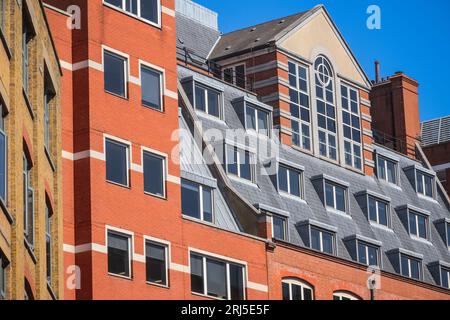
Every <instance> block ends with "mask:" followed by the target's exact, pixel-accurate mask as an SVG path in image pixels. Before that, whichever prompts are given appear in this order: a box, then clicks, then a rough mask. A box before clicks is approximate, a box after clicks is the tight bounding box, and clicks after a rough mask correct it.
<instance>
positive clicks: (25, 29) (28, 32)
mask: <svg viewBox="0 0 450 320" xmlns="http://www.w3.org/2000/svg"><path fill="white" fill-rule="evenodd" d="M33 37H34V33H33V31H32V27H31V24H30V21H29V17H28V13H27V12H26V8H25V6H23V11H22V85H23V89H24V90H25V93H27V94H29V89H30V88H29V79H30V75H29V72H30V71H29V68H30V42H31V40H32V39H33Z"/></svg>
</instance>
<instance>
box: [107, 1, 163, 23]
mask: <svg viewBox="0 0 450 320" xmlns="http://www.w3.org/2000/svg"><path fill="white" fill-rule="evenodd" d="M159 1H160V0H125V1H123V0H105V2H107V3H109V4H111V5H113V6H115V7H118V8H120V9H122V10H124V11H127V12H129V13H131V14H133V15H135V16H138V17H140V18H143V19H145V20H148V21H150V22H152V23H155V24H159Z"/></svg>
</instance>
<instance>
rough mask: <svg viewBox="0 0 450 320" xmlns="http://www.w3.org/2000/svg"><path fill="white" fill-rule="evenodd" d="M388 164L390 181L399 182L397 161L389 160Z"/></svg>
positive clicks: (388, 178)
mask: <svg viewBox="0 0 450 320" xmlns="http://www.w3.org/2000/svg"><path fill="white" fill-rule="evenodd" d="M386 166H387V180H388V181H389V182H390V183H394V184H395V183H397V181H396V174H395V163H394V162H392V161H387V162H386Z"/></svg>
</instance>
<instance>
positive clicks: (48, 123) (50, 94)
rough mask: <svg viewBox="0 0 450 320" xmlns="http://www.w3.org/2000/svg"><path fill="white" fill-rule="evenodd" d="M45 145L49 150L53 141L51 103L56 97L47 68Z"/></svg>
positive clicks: (45, 81) (45, 78) (45, 79)
mask: <svg viewBox="0 0 450 320" xmlns="http://www.w3.org/2000/svg"><path fill="white" fill-rule="evenodd" d="M44 86H45V88H44V145H45V148H46V149H47V151H48V152H50V151H51V149H50V142H51V136H52V132H51V129H52V127H51V104H52V100H53V98H54V97H55V90H54V89H53V85H52V83H51V80H50V76H49V75H48V72H47V70H45V76H44Z"/></svg>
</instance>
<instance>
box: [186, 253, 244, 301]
mask: <svg viewBox="0 0 450 320" xmlns="http://www.w3.org/2000/svg"><path fill="white" fill-rule="evenodd" d="M192 255H196V256H197V257H199V258H201V259H202V265H203V293H197V292H193V291H191V293H192V294H193V295H200V296H204V297H209V298H213V299H216V300H223V299H221V298H218V297H214V296H210V295H208V270H207V268H206V266H207V264H206V260H207V259H210V260H214V261H216V262H221V263H224V264H225V266H226V279H225V280H226V282H227V283H226V286H227V299H225V300H231V283H230V264H233V265H237V266H239V267H241V268H242V284H243V288H242V289H243V292H244V297H243V300H247V285H246V283H247V264H246V263H242V262H239V261H237V260H235V261H231V260H226V258H224V257H221V256H218V255H211V254H207V253H203V252H200V251H196V250H191V249H189V275H191V274H192V271H191V256H192ZM191 289H192V288H191Z"/></svg>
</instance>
